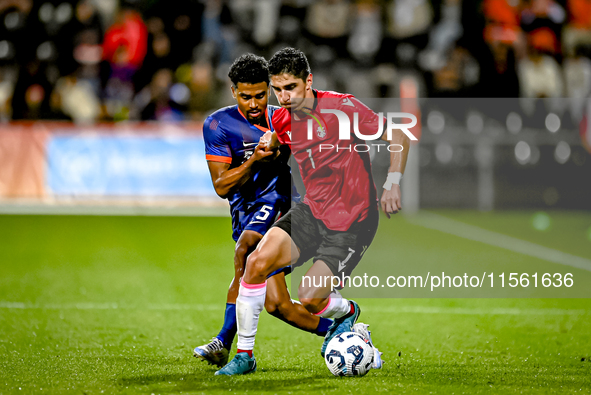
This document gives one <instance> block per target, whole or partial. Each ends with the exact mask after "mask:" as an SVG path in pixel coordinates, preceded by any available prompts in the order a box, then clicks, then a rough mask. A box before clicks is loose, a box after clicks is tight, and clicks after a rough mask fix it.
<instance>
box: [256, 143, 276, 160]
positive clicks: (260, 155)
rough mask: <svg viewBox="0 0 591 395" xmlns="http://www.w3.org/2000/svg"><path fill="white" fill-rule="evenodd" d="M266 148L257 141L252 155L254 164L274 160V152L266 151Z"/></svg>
mask: <svg viewBox="0 0 591 395" xmlns="http://www.w3.org/2000/svg"><path fill="white" fill-rule="evenodd" d="M266 148H267V145H266V144H264V143H263V142H262V141H259V144H258V145H257V146H256V147H255V148H254V152H253V153H252V157H253V160H254V161H256V162H263V161H269V160H272V159H274V158H275V156H276V152H275V151H267V150H266Z"/></svg>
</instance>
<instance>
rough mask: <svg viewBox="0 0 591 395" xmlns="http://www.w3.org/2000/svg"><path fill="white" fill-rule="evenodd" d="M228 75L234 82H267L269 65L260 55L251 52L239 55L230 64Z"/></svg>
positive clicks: (236, 83)
mask: <svg viewBox="0 0 591 395" xmlns="http://www.w3.org/2000/svg"><path fill="white" fill-rule="evenodd" d="M228 77H230V80H231V81H232V83H233V84H234V86H236V85H238V83H239V82H243V83H248V84H258V83H259V82H266V83H267V84H268V83H269V66H268V65H267V61H266V60H265V58H263V57H262V56H257V55H255V54H252V53H247V54H244V55H241V56H240V57H239V58H238V59H236V60H235V61H234V63H232V66H230V71H229V72H228Z"/></svg>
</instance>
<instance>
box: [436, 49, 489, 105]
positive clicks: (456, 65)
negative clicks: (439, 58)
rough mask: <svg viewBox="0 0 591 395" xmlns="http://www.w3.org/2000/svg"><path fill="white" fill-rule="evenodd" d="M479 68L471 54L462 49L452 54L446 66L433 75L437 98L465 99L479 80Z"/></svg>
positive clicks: (455, 50)
mask: <svg viewBox="0 0 591 395" xmlns="http://www.w3.org/2000/svg"><path fill="white" fill-rule="evenodd" d="M479 74H480V71H479V67H478V63H477V62H476V60H475V59H474V58H473V57H472V56H471V55H470V53H469V52H468V51H467V50H466V49H464V48H461V47H456V48H454V49H453V51H452V52H451V55H450V56H449V58H448V59H447V61H446V63H445V65H444V66H443V67H442V68H440V69H438V70H436V71H434V73H433V90H434V93H435V94H436V95H437V96H446V97H449V96H452V97H453V96H456V97H465V96H466V95H467V94H468V92H469V89H470V88H471V87H473V86H474V85H475V84H476V83H477V82H478V79H479Z"/></svg>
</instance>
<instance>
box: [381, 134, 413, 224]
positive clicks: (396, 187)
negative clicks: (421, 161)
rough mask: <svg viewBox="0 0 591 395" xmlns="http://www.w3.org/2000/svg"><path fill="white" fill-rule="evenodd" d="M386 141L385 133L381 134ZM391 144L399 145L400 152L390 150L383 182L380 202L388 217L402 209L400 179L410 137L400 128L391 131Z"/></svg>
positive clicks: (404, 165) (404, 166)
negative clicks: (384, 181) (386, 172)
mask: <svg viewBox="0 0 591 395" xmlns="http://www.w3.org/2000/svg"><path fill="white" fill-rule="evenodd" d="M382 138H383V139H384V140H386V141H388V140H387V138H386V133H384V135H383V136H382ZM389 143H390V144H391V145H396V146H401V147H402V150H401V151H400V152H390V167H389V168H388V178H387V179H386V183H385V184H384V192H383V193H382V199H381V200H380V204H381V206H382V210H383V211H384V213H386V216H387V217H388V218H390V214H396V213H397V212H398V211H399V210H401V209H402V202H401V193H400V179H401V178H402V174H404V169H405V168H406V160H407V158H408V150H409V149H410V139H409V138H408V136H406V135H405V134H404V133H403V132H402V131H401V130H393V131H392V140H389Z"/></svg>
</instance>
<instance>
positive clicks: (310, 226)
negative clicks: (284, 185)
mask: <svg viewBox="0 0 591 395" xmlns="http://www.w3.org/2000/svg"><path fill="white" fill-rule="evenodd" d="M378 223H379V212H378V211H377V207H376V210H373V211H371V212H370V214H369V216H368V217H367V218H366V219H364V220H363V221H361V222H357V223H354V224H353V225H351V227H350V228H349V230H347V231H345V232H341V231H336V230H330V229H328V228H327V227H326V225H324V223H323V222H322V221H320V220H319V219H316V218H315V217H314V215H313V214H312V211H311V210H310V207H308V205H307V204H304V203H298V204H297V205H295V206H294V207H293V208H292V209H291V210H289V212H288V213H287V214H286V215H284V216H283V217H282V218H281V219H279V220H278V221H277V222H275V223H274V224H273V226H277V227H278V228H281V229H283V230H284V231H286V232H287V233H288V234H289V235H290V236H291V239H292V240H293V242H294V243H295V245H296V246H297V247H298V248H299V250H300V257H299V259H298V261H297V263H296V264H295V265H293V266H294V267H296V266H300V265H303V264H304V263H305V262H307V261H308V260H309V259H310V258H314V262H316V261H319V260H321V261H323V262H324V263H326V265H327V266H328V267H329V268H330V270H331V271H332V273H333V275H334V276H338V277H341V275H342V274H343V273H344V275H345V276H349V275H350V274H351V273H352V272H353V269H355V267H356V266H357V264H358V263H359V261H360V260H361V258H362V257H363V254H364V253H365V251H366V250H367V248H368V247H369V245H370V244H371V242H372V241H373V238H374V236H375V234H376V231H377V229H378Z"/></svg>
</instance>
